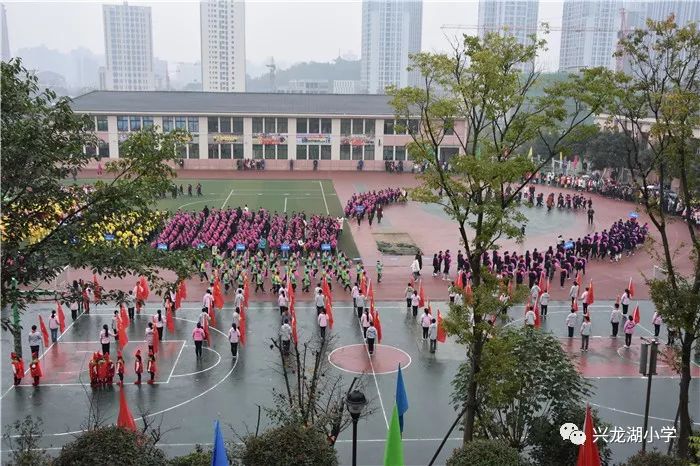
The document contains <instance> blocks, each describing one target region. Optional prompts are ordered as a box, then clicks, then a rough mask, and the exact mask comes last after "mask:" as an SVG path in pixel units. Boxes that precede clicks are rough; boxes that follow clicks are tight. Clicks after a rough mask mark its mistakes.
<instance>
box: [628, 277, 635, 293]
mask: <svg viewBox="0 0 700 466" xmlns="http://www.w3.org/2000/svg"><path fill="white" fill-rule="evenodd" d="M627 289H628V290H630V298H634V283H632V277H630V282H629V284H628V285H627Z"/></svg>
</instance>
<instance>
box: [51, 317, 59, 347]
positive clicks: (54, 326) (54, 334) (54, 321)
mask: <svg viewBox="0 0 700 466" xmlns="http://www.w3.org/2000/svg"><path fill="white" fill-rule="evenodd" d="M58 327H59V323H58V317H56V311H51V317H49V330H51V343H56V340H58Z"/></svg>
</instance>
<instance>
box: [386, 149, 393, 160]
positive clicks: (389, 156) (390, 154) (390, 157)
mask: <svg viewBox="0 0 700 466" xmlns="http://www.w3.org/2000/svg"><path fill="white" fill-rule="evenodd" d="M384 160H394V146H384Z"/></svg>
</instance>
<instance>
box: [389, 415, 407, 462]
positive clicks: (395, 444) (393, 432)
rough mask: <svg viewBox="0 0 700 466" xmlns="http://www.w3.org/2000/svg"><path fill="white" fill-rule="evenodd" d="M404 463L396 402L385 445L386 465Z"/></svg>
mask: <svg viewBox="0 0 700 466" xmlns="http://www.w3.org/2000/svg"><path fill="white" fill-rule="evenodd" d="M404 464H405V463H404V462H403V445H402V444H401V427H400V425H399V411H398V409H396V404H394V411H393V412H392V413H391V424H390V425H389V432H388V433H387V434H386V445H385V446H384V466H404Z"/></svg>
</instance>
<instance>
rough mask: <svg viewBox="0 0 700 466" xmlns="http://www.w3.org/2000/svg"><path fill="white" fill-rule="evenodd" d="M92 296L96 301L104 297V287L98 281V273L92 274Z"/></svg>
mask: <svg viewBox="0 0 700 466" xmlns="http://www.w3.org/2000/svg"><path fill="white" fill-rule="evenodd" d="M92 285H93V290H92V296H93V297H94V298H95V302H98V301H99V300H100V299H102V288H101V287H100V282H98V281H97V274H93V275H92Z"/></svg>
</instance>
